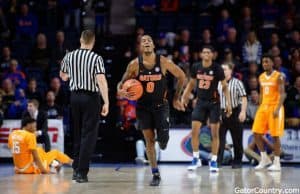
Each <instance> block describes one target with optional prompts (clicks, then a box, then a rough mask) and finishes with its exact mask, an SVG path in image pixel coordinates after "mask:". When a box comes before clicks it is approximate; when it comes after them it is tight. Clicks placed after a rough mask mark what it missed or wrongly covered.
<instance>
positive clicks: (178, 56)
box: [173, 29, 192, 69]
mask: <svg viewBox="0 0 300 194" xmlns="http://www.w3.org/2000/svg"><path fill="white" fill-rule="evenodd" d="M191 49H192V44H191V40H190V32H189V30H187V29H183V30H182V31H181V33H180V37H179V40H178V41H177V43H176V45H175V47H174V55H173V56H174V61H175V63H176V64H177V65H179V66H181V67H182V68H183V69H185V68H188V67H189V66H190V52H191Z"/></svg>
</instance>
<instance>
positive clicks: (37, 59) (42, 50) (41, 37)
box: [29, 33, 51, 80]
mask: <svg viewBox="0 0 300 194" xmlns="http://www.w3.org/2000/svg"><path fill="white" fill-rule="evenodd" d="M30 58H31V63H30V65H29V67H34V68H38V69H39V70H41V71H42V73H43V75H42V77H43V79H44V80H45V77H46V75H47V74H48V73H49V63H50V59H51V49H50V48H49V47H48V46H47V38H46V36H45V34H42V33H40V34H38V35H37V39H36V46H35V47H34V48H33V50H32V51H31V57H30Z"/></svg>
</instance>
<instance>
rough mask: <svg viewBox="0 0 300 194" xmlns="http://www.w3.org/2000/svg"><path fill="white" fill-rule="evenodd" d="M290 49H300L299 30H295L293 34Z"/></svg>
mask: <svg viewBox="0 0 300 194" xmlns="http://www.w3.org/2000/svg"><path fill="white" fill-rule="evenodd" d="M287 44H288V48H290V49H297V48H298V49H299V48H300V33H299V30H293V31H292V33H291V38H290V39H289V40H288V42H287Z"/></svg>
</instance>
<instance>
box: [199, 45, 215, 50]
mask: <svg viewBox="0 0 300 194" xmlns="http://www.w3.org/2000/svg"><path fill="white" fill-rule="evenodd" d="M204 49H209V50H210V51H211V52H214V51H215V49H214V47H213V46H212V45H209V44H208V45H204V46H202V48H201V52H203V50H204Z"/></svg>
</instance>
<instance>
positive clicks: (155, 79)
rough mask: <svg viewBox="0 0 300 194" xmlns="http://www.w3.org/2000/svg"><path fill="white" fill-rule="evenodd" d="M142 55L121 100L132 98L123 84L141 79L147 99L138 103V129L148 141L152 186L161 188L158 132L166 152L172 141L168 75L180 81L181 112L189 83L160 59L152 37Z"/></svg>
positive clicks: (129, 70)
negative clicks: (185, 83)
mask: <svg viewBox="0 0 300 194" xmlns="http://www.w3.org/2000/svg"><path fill="white" fill-rule="evenodd" d="M140 47H141V51H142V54H141V55H140V56H138V57H137V58H135V59H134V60H132V61H131V62H130V63H129V65H128V67H127V70H126V72H125V73H124V75H123V78H122V80H121V82H120V83H119V84H118V93H119V95H120V96H123V97H129V96H130V95H132V94H130V92H127V91H125V90H122V84H123V83H124V82H125V81H126V80H128V79H132V78H134V79H137V80H139V81H140V82H141V83H142V85H143V89H144V92H143V95H142V97H141V98H140V99H138V101H137V107H136V114H137V122H138V128H139V129H140V130H142V132H143V135H144V138H145V141H146V150H147V157H148V160H149V162H150V165H151V168H152V174H153V178H152V181H151V182H150V186H158V185H159V184H160V179H161V178H160V174H159V170H158V167H157V161H156V155H155V147H154V145H155V130H156V137H157V141H158V143H159V146H160V148H161V149H162V150H164V149H166V147H167V143H168V140H169V126H170V124H169V106H168V102H167V100H166V93H167V89H168V88H167V79H166V73H167V72H170V73H171V74H172V75H173V76H174V77H176V78H177V87H176V88H177V89H176V92H175V95H174V100H173V106H174V108H175V109H177V110H181V111H183V110H184V107H183V105H182V103H181V102H180V96H181V92H182V91H183V84H184V81H185V74H184V72H183V71H182V70H181V69H180V68H179V67H178V66H177V65H175V64H174V63H173V62H172V61H171V60H169V59H167V58H166V57H163V56H160V55H156V54H155V51H154V48H155V47H154V43H153V40H152V38H151V37H150V36H148V35H144V36H142V38H141V44H140Z"/></svg>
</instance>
